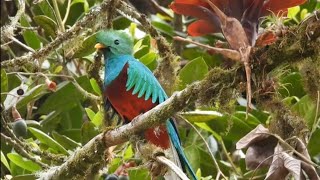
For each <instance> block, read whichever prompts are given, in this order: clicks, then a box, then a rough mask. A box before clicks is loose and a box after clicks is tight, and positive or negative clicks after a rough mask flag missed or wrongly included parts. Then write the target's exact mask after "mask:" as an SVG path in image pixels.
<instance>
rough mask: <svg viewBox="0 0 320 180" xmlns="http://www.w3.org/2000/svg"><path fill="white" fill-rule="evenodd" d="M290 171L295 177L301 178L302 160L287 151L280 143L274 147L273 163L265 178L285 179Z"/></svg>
mask: <svg viewBox="0 0 320 180" xmlns="http://www.w3.org/2000/svg"><path fill="white" fill-rule="evenodd" d="M288 173H291V175H292V176H293V177H294V179H297V180H299V179H300V175H301V174H300V173H301V161H300V160H298V159H295V158H293V157H292V156H291V155H289V154H288V153H286V152H285V151H284V150H283V148H282V147H281V145H280V144H278V145H277V146H276V147H275V149H274V156H273V159H272V163H271V166H270V168H269V171H268V173H267V176H266V178H265V179H267V180H273V179H284V178H285V177H286V176H287V175H288Z"/></svg>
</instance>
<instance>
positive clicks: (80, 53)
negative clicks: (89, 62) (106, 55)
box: [73, 34, 97, 58]
mask: <svg viewBox="0 0 320 180" xmlns="http://www.w3.org/2000/svg"><path fill="white" fill-rule="evenodd" d="M96 43H97V42H96V34H93V35H91V36H89V37H87V38H85V39H84V41H83V42H82V45H81V47H80V48H79V49H77V50H76V52H75V53H74V54H73V58H80V57H84V56H88V55H90V54H92V53H93V52H94V51H95V48H94V45H95V44H96Z"/></svg>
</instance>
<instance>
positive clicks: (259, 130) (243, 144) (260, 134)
mask: <svg viewBox="0 0 320 180" xmlns="http://www.w3.org/2000/svg"><path fill="white" fill-rule="evenodd" d="M267 133H269V129H267V128H265V127H264V126H263V125H262V124H259V125H258V126H257V127H256V128H254V129H253V130H252V131H250V132H249V133H248V134H247V135H245V136H244V137H242V138H241V139H240V140H239V141H238V142H237V144H236V148H237V149H242V148H247V147H249V146H250V145H251V144H252V143H254V142H257V141H260V140H262V139H266V138H268V137H269V136H270V135H268V134H267Z"/></svg>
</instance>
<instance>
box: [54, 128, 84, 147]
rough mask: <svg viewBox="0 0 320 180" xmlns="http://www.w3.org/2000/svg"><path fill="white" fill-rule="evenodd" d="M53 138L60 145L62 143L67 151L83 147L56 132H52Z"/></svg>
mask: <svg viewBox="0 0 320 180" xmlns="http://www.w3.org/2000/svg"><path fill="white" fill-rule="evenodd" d="M52 136H53V138H54V139H55V140H56V141H57V142H58V143H60V144H61V145H62V146H63V147H65V148H66V149H70V150H73V149H75V148H77V147H80V146H81V145H80V144H78V143H77V142H75V141H74V140H72V139H70V138H68V137H67V136H64V135H61V134H59V133H57V132H55V131H53V132H52Z"/></svg>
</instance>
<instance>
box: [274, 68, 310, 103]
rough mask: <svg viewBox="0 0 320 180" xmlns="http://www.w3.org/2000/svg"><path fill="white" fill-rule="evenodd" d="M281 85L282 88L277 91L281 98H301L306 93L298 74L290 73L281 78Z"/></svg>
mask: <svg viewBox="0 0 320 180" xmlns="http://www.w3.org/2000/svg"><path fill="white" fill-rule="evenodd" d="M280 81H281V84H282V85H283V86H284V87H282V88H280V89H279V92H280V94H281V95H282V96H284V97H287V96H297V97H298V98H301V97H302V96H304V95H305V94H306V93H305V91H304V89H303V85H302V79H301V75H300V73H298V72H292V73H290V74H288V75H287V76H285V77H283V78H281V80H280Z"/></svg>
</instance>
